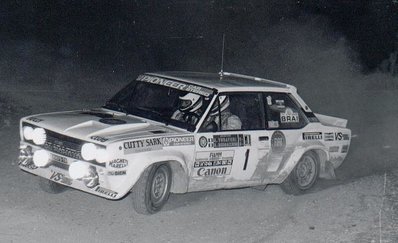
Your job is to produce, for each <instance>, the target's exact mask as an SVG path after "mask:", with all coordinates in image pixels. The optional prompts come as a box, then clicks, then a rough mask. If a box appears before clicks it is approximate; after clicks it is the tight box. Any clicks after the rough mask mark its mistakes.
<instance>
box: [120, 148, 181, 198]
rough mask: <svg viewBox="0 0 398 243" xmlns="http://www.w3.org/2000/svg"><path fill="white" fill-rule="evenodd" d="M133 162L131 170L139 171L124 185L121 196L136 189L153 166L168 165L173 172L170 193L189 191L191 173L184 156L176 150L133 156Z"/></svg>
mask: <svg viewBox="0 0 398 243" xmlns="http://www.w3.org/2000/svg"><path fill="white" fill-rule="evenodd" d="M129 161H131V167H130V170H133V171H137V173H131V176H129V177H128V178H127V180H126V181H125V182H124V183H123V189H124V190H123V191H119V193H120V194H121V195H123V196H124V195H126V194H127V193H128V192H129V191H131V189H132V188H133V187H134V185H135V183H136V182H137V181H138V179H139V178H140V177H141V175H142V173H143V172H144V171H145V170H146V169H147V168H149V167H150V166H151V165H153V164H157V163H168V164H169V165H170V168H171V171H172V184H171V189H170V191H171V192H173V193H185V192H187V191H188V181H189V180H188V175H189V171H188V168H187V165H186V162H185V157H184V155H183V154H182V153H181V152H179V151H175V150H167V151H166V150H159V151H149V152H143V153H137V154H133V156H130V157H129Z"/></svg>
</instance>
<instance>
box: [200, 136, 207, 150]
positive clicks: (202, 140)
mask: <svg viewBox="0 0 398 243" xmlns="http://www.w3.org/2000/svg"><path fill="white" fill-rule="evenodd" d="M207 144H208V142H207V138H206V137H203V136H202V137H200V138H199V146H200V147H201V148H205V147H207Z"/></svg>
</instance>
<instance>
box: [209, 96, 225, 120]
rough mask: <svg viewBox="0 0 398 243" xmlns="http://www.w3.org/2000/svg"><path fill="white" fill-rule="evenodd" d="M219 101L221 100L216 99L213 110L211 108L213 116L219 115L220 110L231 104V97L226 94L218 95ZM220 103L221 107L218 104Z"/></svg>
mask: <svg viewBox="0 0 398 243" xmlns="http://www.w3.org/2000/svg"><path fill="white" fill-rule="evenodd" d="M218 101H219V102H217V101H216V102H215V103H214V105H213V108H211V110H210V115H211V116H215V115H217V114H218V110H220V112H223V111H224V110H225V109H227V108H228V106H229V98H228V96H226V95H220V96H219V97H218ZM219 104H220V109H218V105H219Z"/></svg>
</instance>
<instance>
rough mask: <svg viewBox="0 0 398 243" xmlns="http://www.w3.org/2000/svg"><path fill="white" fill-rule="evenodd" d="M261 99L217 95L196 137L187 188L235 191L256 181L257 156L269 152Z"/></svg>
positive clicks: (247, 94)
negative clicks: (232, 189) (231, 189)
mask: <svg viewBox="0 0 398 243" xmlns="http://www.w3.org/2000/svg"><path fill="white" fill-rule="evenodd" d="M225 97H227V99H228V100H227V101H225ZM217 99H218V100H217ZM262 99H263V95H262V94H261V93H259V92H234V93H221V94H220V95H219V96H218V97H217V98H216V102H215V103H214V104H213V107H212V109H211V110H210V112H209V114H208V115H207V118H206V119H205V122H204V123H203V124H202V128H201V129H200V130H199V132H198V133H197V134H196V138H195V139H196V143H195V144H196V147H195V159H194V163H193V166H192V168H191V171H190V178H191V183H190V187H191V188H196V189H197V188H200V190H203V189H216V188H227V187H238V186H245V185H250V184H253V181H255V180H258V178H257V179H253V174H254V172H255V170H256V168H257V163H258V161H259V156H262V155H263V154H266V153H267V150H269V149H270V137H269V132H268V131H267V130H266V129H265V115H264V110H263V107H264V106H263V101H262ZM224 105H226V106H228V107H227V108H225V107H224ZM226 114H227V115H226ZM212 116H213V117H212ZM214 116H215V117H214ZM226 116H229V118H228V119H227V118H225V117H226ZM212 122H213V126H212V125H211V123H212ZM215 127H216V129H215ZM210 130H212V131H210ZM260 150H261V151H260ZM259 151H260V152H259ZM197 190H199V189H197Z"/></svg>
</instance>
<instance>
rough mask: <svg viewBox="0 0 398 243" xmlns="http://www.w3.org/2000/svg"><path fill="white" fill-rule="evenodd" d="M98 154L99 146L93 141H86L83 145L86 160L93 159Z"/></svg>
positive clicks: (83, 155)
mask: <svg viewBox="0 0 398 243" xmlns="http://www.w3.org/2000/svg"><path fill="white" fill-rule="evenodd" d="M96 154H97V146H95V144H93V143H85V144H83V146H82V157H83V159H84V160H93V159H95V155H96Z"/></svg>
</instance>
